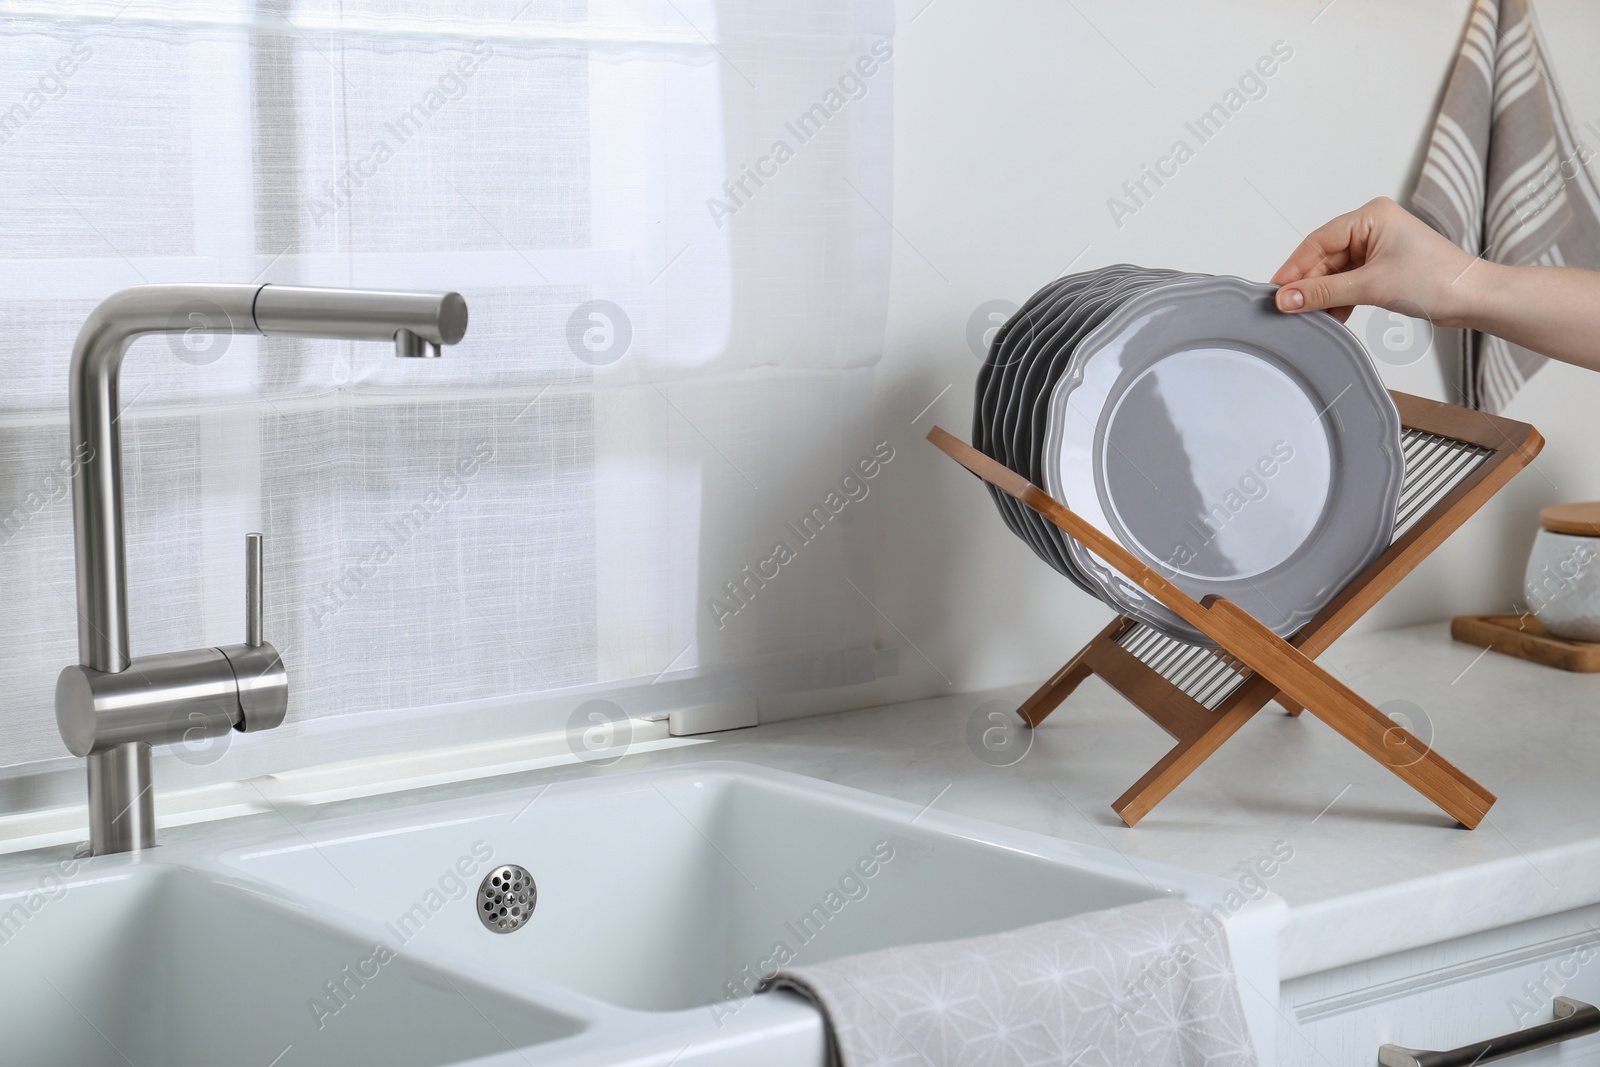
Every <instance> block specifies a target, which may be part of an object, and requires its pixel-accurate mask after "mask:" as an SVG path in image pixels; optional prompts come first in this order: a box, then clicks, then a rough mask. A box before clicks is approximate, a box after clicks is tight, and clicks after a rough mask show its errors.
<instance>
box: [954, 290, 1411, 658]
mask: <svg viewBox="0 0 1600 1067" xmlns="http://www.w3.org/2000/svg"><path fill="white" fill-rule="evenodd" d="M1274 292H1275V290H1274V289H1273V287H1272V286H1268V285H1261V284H1257V283H1254V282H1248V281H1245V280H1243V279H1241V278H1232V277H1219V276H1213V275H1204V274H1185V273H1181V272H1179V271H1172V270H1158V269H1149V268H1144V267H1135V266H1131V265H1128V264H1119V265H1116V266H1111V267H1105V268H1102V269H1100V270H1094V271H1087V272H1085V273H1082V274H1074V275H1070V276H1068V277H1065V278H1058V279H1057V280H1055V281H1053V282H1051V283H1050V284H1049V285H1046V286H1045V287H1044V288H1043V289H1040V290H1039V291H1038V292H1037V293H1035V294H1034V295H1033V296H1032V297H1031V298H1030V299H1029V300H1028V302H1027V303H1025V304H1024V305H1023V306H1022V307H1021V308H1019V309H1018V310H1017V312H1016V314H1015V315H1013V316H1012V317H1011V319H1010V320H1009V321H1007V322H1006V324H1005V325H1004V326H1003V327H1001V329H1000V330H999V331H998V332H997V333H996V334H995V338H994V341H993V343H992V344H991V345H990V348H989V352H988V356H987V358H986V359H985V361H984V364H983V368H982V370H981V371H980V372H979V374H978V383H977V390H976V401H975V410H974V415H973V428H972V436H973V445H974V446H975V447H976V448H978V449H979V450H980V451H982V452H984V453H985V454H986V455H988V456H990V457H991V458H993V459H995V460H997V461H999V462H1000V463H1003V464H1005V465H1006V466H1007V467H1009V468H1011V469H1012V470H1014V471H1016V472H1017V473H1018V474H1020V475H1022V476H1023V477H1025V478H1027V479H1028V480H1029V481H1030V482H1032V483H1034V484H1035V485H1038V486H1040V487H1042V488H1044V489H1045V490H1046V491H1047V492H1049V493H1050V495H1051V496H1053V497H1055V498H1056V499H1057V500H1059V501H1061V502H1062V503H1063V504H1066V505H1067V506H1068V507H1070V508H1072V509H1073V510H1074V511H1075V512H1077V513H1078V514H1079V515H1080V516H1082V517H1083V518H1085V519H1087V520H1088V521H1089V522H1090V523H1092V524H1093V525H1095V526H1096V527H1098V528H1099V529H1101V530H1103V531H1104V532H1106V533H1107V534H1110V535H1111V536H1112V537H1114V538H1116V539H1117V540H1118V541H1119V542H1120V543H1121V544H1122V545H1123V546H1124V547H1126V548H1127V549H1129V550H1130V551H1131V552H1132V553H1133V554H1134V555H1135V556H1137V557H1139V558H1140V559H1141V560H1143V561H1144V562H1145V563H1146V564H1148V565H1149V566H1150V567H1152V568H1155V569H1156V570H1157V571H1159V572H1160V573H1161V574H1163V575H1165V576H1166V577H1168V578H1169V579H1171V580H1172V581H1173V582H1175V583H1176V584H1177V585H1178V586H1179V587H1180V588H1181V589H1183V590H1184V591H1185V592H1187V593H1189V594H1190V595H1191V596H1193V597H1194V598H1195V599H1202V598H1204V597H1206V596H1208V595H1211V594H1213V593H1215V594H1218V595H1221V596H1225V597H1227V598H1228V599H1230V600H1232V601H1234V602H1235V603H1237V604H1238V605H1240V606H1241V607H1243V608H1244V609H1245V610H1247V611H1249V612H1250V613H1251V614H1252V615H1254V616H1255V617H1256V618H1258V619H1260V620H1261V621H1262V622H1263V623H1265V624H1266V625H1267V626H1269V627H1270V628H1271V629H1272V630H1274V631H1275V632H1277V633H1279V634H1283V635H1285V636H1287V635H1289V634H1292V633H1294V632H1295V631H1297V630H1298V629H1300V627H1301V626H1303V625H1305V623H1306V622H1308V621H1309V620H1310V619H1311V618H1312V617H1313V616H1315V615H1316V613H1317V612H1318V611H1320V610H1321V609H1322V608H1323V607H1324V606H1325V605H1326V604H1327V603H1328V601H1330V600H1331V599H1332V598H1333V597H1334V596H1335V595H1337V594H1338V592H1339V591H1340V590H1341V589H1343V588H1344V586H1345V585H1347V584H1348V583H1349V582H1350V581H1351V580H1352V579H1353V578H1355V576H1356V575H1358V574H1359V573H1361V571H1362V570H1363V569H1364V568H1366V566H1367V565H1368V564H1370V563H1371V562H1372V561H1373V560H1374V559H1375V558H1377V556H1378V555H1380V554H1381V553H1382V552H1383V550H1384V549H1385V548H1387V547H1388V544H1389V540H1390V538H1391V536H1392V534H1393V532H1394V515H1395V507H1396V504H1397V503H1398V500H1399V495H1400V487H1401V482H1402V480H1403V477H1404V474H1405V467H1404V460H1403V458H1402V454H1401V449H1400V418H1399V414H1398V413H1397V412H1396V410H1395V406H1394V402H1393V401H1392V400H1391V399H1390V398H1389V395H1388V393H1387V392H1385V391H1384V388H1383V383H1382V382H1381V381H1380V380H1379V378H1378V375H1377V372H1376V371H1375V370H1374V368H1373V366H1372V362H1371V360H1370V359H1369V358H1368V356H1367V354H1366V351H1365V349H1363V348H1362V347H1361V344H1360V342H1359V341H1357V340H1356V339H1355V337H1354V336H1353V335H1352V334H1351V333H1350V332H1349V331H1348V330H1346V329H1345V328H1344V326H1343V325H1341V324H1340V323H1339V322H1338V321H1337V320H1335V319H1333V318H1332V317H1331V316H1329V315H1326V314H1323V313H1321V312H1316V313H1313V314H1308V315H1284V314H1281V313H1279V312H1278V311H1277V310H1276V308H1275V307H1274V305H1273V293H1274ZM990 492H991V495H992V496H993V497H994V500H995V504H996V506H997V507H998V508H999V510H1000V514H1001V517H1002V518H1003V519H1004V520H1005V522H1006V525H1007V526H1008V527H1010V529H1011V530H1012V531H1013V532H1014V533H1015V534H1016V535H1017V536H1018V537H1021V538H1022V539H1023V540H1024V541H1026V542H1027V543H1028V544H1029V545H1030V546H1031V547H1032V548H1033V550H1034V552H1035V553H1037V554H1038V556H1039V557H1040V558H1041V559H1043V560H1044V561H1045V562H1046V563H1048V564H1050V565H1051V566H1052V567H1054V568H1055V569H1056V570H1058V571H1060V572H1061V573H1062V574H1064V575H1065V576H1066V577H1068V578H1070V579H1071V580H1072V581H1073V582H1075V583H1077V585H1078V586H1080V587H1081V588H1082V589H1084V590H1085V591H1086V592H1088V593H1090V594H1091V595H1093V596H1096V597H1099V598H1100V599H1101V600H1103V601H1105V602H1106V603H1107V604H1109V605H1111V606H1112V607H1113V608H1115V609H1116V610H1117V611H1119V612H1120V613H1122V614H1124V615H1127V616H1129V617H1130V618H1134V619H1137V620H1139V621H1141V622H1144V623H1147V624H1149V625H1150V626H1153V627H1155V628H1156V629H1158V630H1161V631H1162V632H1164V633H1167V634H1169V635H1171V636H1173V637H1176V638H1179V639H1181V640H1184V641H1189V642H1192V643H1195V644H1210V643H1211V642H1210V641H1209V640H1208V639H1207V638H1206V637H1205V636H1204V635H1203V634H1201V633H1199V632H1198V631H1197V630H1195V629H1194V628H1193V627H1191V626H1189V625H1188V624H1187V623H1185V622H1183V621H1182V620H1181V619H1179V618H1178V617H1177V616H1176V615H1174V614H1173V613H1172V612H1171V611H1170V610H1168V609H1167V608H1166V607H1165V606H1163V605H1162V604H1160V603H1158V602H1156V601H1155V600H1153V599H1152V598H1151V597H1150V596H1149V595H1148V594H1146V593H1145V592H1143V591H1142V590H1141V589H1139V588H1138V587H1137V586H1136V585H1134V584H1133V583H1132V582H1131V581H1129V580H1128V579H1126V578H1124V577H1123V576H1122V575H1121V574H1120V573H1118V572H1117V571H1116V570H1114V569H1113V568H1111V567H1110V566H1109V565H1107V564H1106V563H1105V562H1104V561H1103V560H1101V559H1100V558H1099V557H1097V556H1096V555H1094V554H1093V553H1092V552H1090V551H1089V550H1088V549H1086V548H1085V547H1084V546H1083V545H1082V544H1080V543H1079V542H1078V541H1076V540H1075V539H1073V538H1071V537H1069V536H1067V535H1066V534H1065V533H1064V532H1063V531H1061V530H1060V529H1059V528H1058V527H1056V526H1055V525H1054V524H1052V523H1050V522H1048V521H1046V520H1045V519H1044V518H1042V517H1041V516H1040V515H1039V514H1038V513H1037V512H1034V511H1033V510H1032V509H1030V508H1027V507H1024V506H1023V505H1021V504H1019V503H1017V502H1016V501H1015V500H1013V499H1012V498H1011V497H1009V496H1007V495H1006V494H1004V493H1002V492H1000V491H998V490H996V489H994V488H993V487H991V488H990Z"/></svg>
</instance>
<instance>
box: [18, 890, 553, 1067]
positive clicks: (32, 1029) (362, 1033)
mask: <svg viewBox="0 0 1600 1067" xmlns="http://www.w3.org/2000/svg"><path fill="white" fill-rule="evenodd" d="M94 866H95V868H96V869H95V870H93V871H86V872H84V873H83V874H82V876H80V877H76V878H71V879H65V880H52V881H50V882H48V883H46V884H44V885H41V884H40V880H39V878H38V877H31V878H30V877H26V876H24V877H21V878H15V879H12V880H11V881H10V884H8V885H7V886H6V887H5V888H4V889H3V890H0V936H3V937H4V943H3V944H0V1020H3V1021H0V1032H3V1033H4V1038H3V1039H0V1040H3V1046H4V1051H3V1052H0V1061H3V1062H5V1063H17V1064H24V1063H25V1064H29V1065H30V1067H49V1065H61V1067H100V1065H102V1064H104V1065H107V1067H110V1065H116V1067H126V1065H128V1064H134V1065H137V1067H147V1065H148V1067H191V1065H192V1067H202V1065H203V1067H214V1065H217V1064H224V1063H237V1064H257V1065H260V1067H266V1065H267V1064H269V1063H275V1064H278V1065H279V1067H291V1065H297V1064H298V1065H310V1064H327V1065H330V1067H333V1065H340V1067H349V1065H350V1064H358V1063H384V1064H409V1065H411V1067H438V1065H441V1064H448V1063H456V1062H459V1061H462V1060H467V1059H473V1058H476V1057H480V1056H483V1055H486V1054H489V1053H495V1052H503V1051H505V1050H507V1049H508V1048H509V1047H512V1046H518V1047H526V1046H533V1045H538V1044H541V1043H543V1042H547V1041H551V1040H554V1039H557V1038H561V1037H565V1036H567V1035H569V1034H573V1033H576V1032H577V1031H578V1030H579V1029H580V1028H581V1025H582V1024H581V1022H579V1021H578V1020H577V1019H575V1018H572V1017H567V1016H562V1015H561V1014H559V1013H556V1012H552V1011H550V1010H549V1009H547V1008H544V1007H542V1006H540V1005H537V1004H533V1003H531V1002H528V1001H522V1000H517V999H515V998H511V997H507V996H505V995H504V994H502V993H499V992H498V991H496V990H493V989H491V988H488V987H486V986H485V985H483V984H482V983H481V982H477V981H474V980H473V979H472V978H470V977H468V976H463V975H447V974H445V973H444V972H442V971H439V970H438V969H437V968H435V967H431V966H429V965H427V964H426V963H422V962H420V961H418V960H415V959H409V958H406V957H404V956H395V957H393V958H389V959H384V958H382V957H381V956H375V954H374V946H373V943H372V942H371V941H370V940H366V939H362V938H360V937H358V936H356V935H355V934H354V933H352V932H350V931H347V930H340V929H337V928H334V927H331V926H328V925H327V924H325V923H322V922H320V921H318V920H316V919H314V918H312V917H311V916H309V915H307V914H305V913H303V912H300V911H299V910H298V909H296V908H294V907H293V906H290V905H285V904H284V903H282V902H279V901H275V900H272V899H270V898H269V897H267V896H263V895H261V894H259V893H253V892H250V891H248V890H246V889H241V888H238V887H236V886H231V885H226V884H223V883H222V882H220V881H217V880H214V879H212V878H208V877H206V876H205V875H202V874H199V873H196V872H193V871H189V870H184V869H182V868H177V867H170V866H165V865H161V864H152V865H144V864H137V865H135V864H128V863H118V864H111V865H108V864H106V863H104V862H97V863H96V864H95V865H94ZM19 908H20V909H21V910H17V909H19ZM347 967H348V968H350V969H351V970H350V971H346V970H345V968H347ZM352 972H354V973H355V977H354V978H352V977H350V974H351V973H352ZM363 974H365V975H369V976H370V977H367V978H363V977H362V975H363ZM328 982H334V983H342V984H343V989H344V993H343V998H342V1000H336V999H334V998H333V997H332V996H330V995H329V994H328V992H327V990H326V987H325V983H328ZM313 1000H317V1001H320V1002H322V1003H323V1004H324V1005H325V1008H324V1011H323V1012H321V1013H317V1012H314V1011H312V1010H311V1009H310V1008H309V1007H308V1004H309V1003H310V1002H311V1001H313ZM486 1020H488V1021H492V1025H486ZM496 1031H499V1033H497V1032H496ZM502 1035H503V1036H502Z"/></svg>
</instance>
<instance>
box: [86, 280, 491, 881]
mask: <svg viewBox="0 0 1600 1067" xmlns="http://www.w3.org/2000/svg"><path fill="white" fill-rule="evenodd" d="M196 309H199V310H196ZM196 331H199V332H203V333H238V334H263V335H267V336H284V337H317V338H332V339H342V340H356V341H391V342H392V343H393V344H394V350H395V355H397V356H438V355H440V354H441V349H442V346H444V345H453V344H455V343H456V342H458V341H460V340H461V338H462V336H463V335H465V333H466V331H467V302H466V301H465V300H463V299H462V298H461V295H460V294H459V293H393V292H371V291H363V290H359V289H311V288H303V287H298V286H287V285H140V286H136V287H134V288H132V289H124V290H122V291H121V292H119V293H116V294H114V295H112V296H110V297H107V298H106V299H105V300H104V301H102V302H101V304H100V306H99V307H97V308H95V309H94V311H92V312H90V314H89V318H88V319H87V320H86V321H85V322H84V324H83V328H82V329H81V330H79V331H78V340H77V342H76V343H75V344H74V345H73V349H72V371H71V386H70V401H69V402H70V404H71V409H72V430H71V432H72V441H71V446H72V452H71V455H72V456H73V457H74V463H75V470H76V473H75V474H74V476H73V479H72V524H73V538H74V542H75V547H76V550H77V580H78V653H79V660H80V661H81V662H79V663H77V664H74V665H72V666H70V667H67V668H66V669H65V670H63V671H62V672H61V675H60V677H59V678H58V679H57V680H56V723H57V725H58V726H59V727H60V728H61V738H62V740H63V741H65V742H66V744H67V749H68V750H69V751H70V752H71V753H72V754H73V755H74V756H87V757H88V764H89V845H90V848H91V850H92V851H93V853H94V854H95V855H97V856H99V855H104V854H106V853H111V852H134V851H138V850H139V849H145V848H152V847H154V846H155V843H156V842H155V802H154V793H153V790H152V787H151V775H150V751H151V746H152V745H158V744H167V743H172V742H175V741H180V740H194V739H197V738H206V737H217V736H220V735H222V734H225V733H227V732H228V731H229V730H241V731H245V732H252V731H256V730H270V729H272V728H273V727H274V726H277V725H278V724H279V723H281V722H283V717H284V714H285V713H286V711H287V710H288V706H289V678H288V672H287V671H286V670H285V668H284V665H283V660H282V658H281V657H280V656H279V655H278V650H277V649H275V648H273V647H272V645H270V644H268V643H267V642H266V641H264V640H263V639H262V633H261V535H260V534H249V535H247V537H246V540H245V561H246V566H245V573H246V580H245V641H244V643H243V644H237V645H222V646H220V647H217V648H197V649H189V650H188V651H184V652H165V653H161V654H160V655H153V656H140V657H139V658H138V659H134V658H132V657H131V656H130V655H129V654H128V586H127V562H126V559H125V553H124V550H123V538H122V441H121V437H120V434H119V431H118V429H117V417H118V404H117V379H118V375H119V374H120V372H121V368H122V357H123V355H124V354H125V353H126V352H127V350H128V345H129V344H131V343H132V342H133V341H134V339H135V338H137V337H140V336H142V335H144V334H149V333H193V332H196Z"/></svg>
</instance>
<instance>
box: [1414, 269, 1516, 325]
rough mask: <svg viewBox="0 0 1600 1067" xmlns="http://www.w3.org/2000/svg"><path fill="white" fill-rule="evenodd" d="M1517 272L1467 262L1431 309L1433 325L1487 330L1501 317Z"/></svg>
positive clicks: (1445, 287) (1430, 315) (1457, 271)
mask: <svg viewBox="0 0 1600 1067" xmlns="http://www.w3.org/2000/svg"><path fill="white" fill-rule="evenodd" d="M1515 270H1516V268H1515V267H1507V266H1504V265H1503V264H1500V263H1495V262H1492V261H1490V260H1487V259H1483V258H1481V257H1473V258H1471V259H1469V260H1466V261H1465V262H1464V263H1463V264H1462V266H1461V267H1460V268H1459V269H1457V270H1456V272H1455V276H1454V277H1453V278H1452V279H1451V280H1450V281H1449V282H1447V283H1446V284H1445V286H1444V288H1443V290H1442V291H1441V292H1440V294H1439V296H1438V297H1437V298H1436V300H1435V301H1434V304H1435V306H1434V307H1433V308H1430V309H1429V317H1430V318H1431V319H1432V320H1433V324H1434V325H1435V326H1445V327H1450V328H1453V329H1464V330H1484V329H1487V325H1486V324H1488V323H1490V322H1493V321H1494V320H1495V319H1497V318H1498V317H1499V315H1498V311H1499V308H1500V306H1501V304H1502V302H1503V301H1504V300H1505V299H1506V296H1507V291H1508V290H1509V289H1510V288H1512V282H1513V280H1514V279H1513V277H1512V276H1511V272H1513V271H1515Z"/></svg>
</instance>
